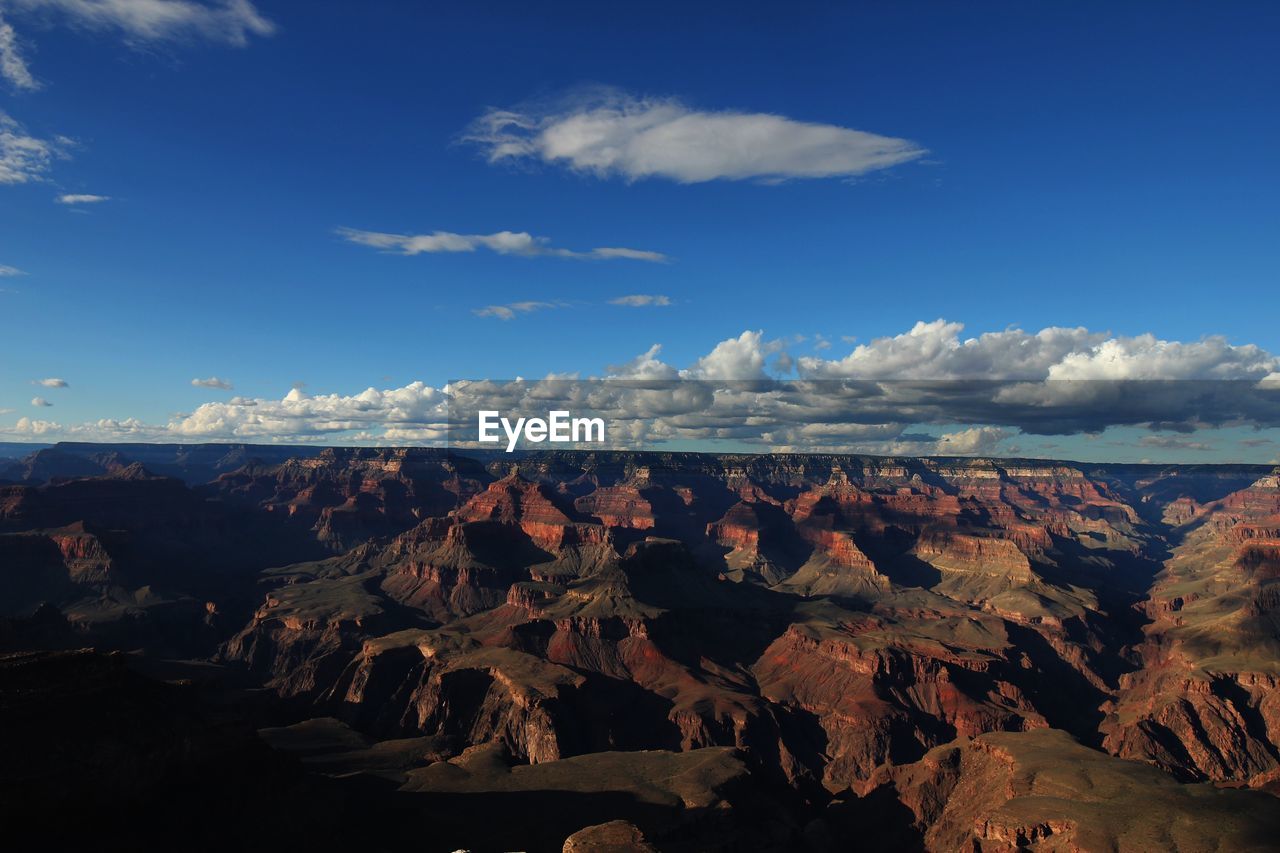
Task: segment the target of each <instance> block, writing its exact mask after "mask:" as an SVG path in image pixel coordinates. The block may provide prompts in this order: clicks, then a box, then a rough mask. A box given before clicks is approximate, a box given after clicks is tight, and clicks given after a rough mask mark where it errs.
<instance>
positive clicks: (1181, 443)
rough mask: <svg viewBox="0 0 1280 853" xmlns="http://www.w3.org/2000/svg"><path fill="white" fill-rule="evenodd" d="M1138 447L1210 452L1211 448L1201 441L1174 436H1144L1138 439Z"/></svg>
mask: <svg viewBox="0 0 1280 853" xmlns="http://www.w3.org/2000/svg"><path fill="white" fill-rule="evenodd" d="M1138 446H1139V447H1158V448H1160V449H1161V450H1198V451H1203V450H1212V449H1213V446H1212V445H1210V444H1208V443H1206V442H1203V441H1191V440H1190V439H1187V438H1181V437H1179V436H1175V435H1144V436H1143V437H1142V438H1140V439H1138Z"/></svg>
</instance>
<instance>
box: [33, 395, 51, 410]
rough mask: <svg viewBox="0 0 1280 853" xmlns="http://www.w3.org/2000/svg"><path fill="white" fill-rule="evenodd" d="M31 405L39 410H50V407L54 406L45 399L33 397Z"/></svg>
mask: <svg viewBox="0 0 1280 853" xmlns="http://www.w3.org/2000/svg"><path fill="white" fill-rule="evenodd" d="M31 405H33V406H35V407H36V408H37V409H44V408H48V407H49V406H52V405H53V403H50V402H49V401H48V400H46V399H45V398H44V397H32V398H31Z"/></svg>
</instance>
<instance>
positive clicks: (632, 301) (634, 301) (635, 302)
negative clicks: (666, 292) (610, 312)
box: [609, 293, 671, 308]
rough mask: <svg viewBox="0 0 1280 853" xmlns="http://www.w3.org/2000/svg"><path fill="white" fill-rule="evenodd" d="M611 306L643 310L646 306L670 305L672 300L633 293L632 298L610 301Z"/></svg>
mask: <svg viewBox="0 0 1280 853" xmlns="http://www.w3.org/2000/svg"><path fill="white" fill-rule="evenodd" d="M609 304H610V305H626V306H628V307H630V308H641V307H644V306H646V305H670V304H671V298H670V297H668V296H662V295H661V294H657V293H633V294H631V295H630V296H619V297H617V298H615V299H610V300H609Z"/></svg>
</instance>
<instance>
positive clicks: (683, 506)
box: [0, 450, 1280, 850]
mask: <svg viewBox="0 0 1280 853" xmlns="http://www.w3.org/2000/svg"><path fill="white" fill-rule="evenodd" d="M0 565H3V567H4V576H3V584H4V588H3V589H4V592H5V598H4V601H5V604H6V607H7V608H8V612H7V613H6V614H5V615H7V616H11V617H18V618H27V617H28V615H29V614H31V613H32V612H34V611H35V609H36V608H37V607H39V606H40V605H41V604H44V605H45V606H46V607H47V608H49V607H51V608H53V612H55V613H59V614H61V618H62V619H63V620H64V621H62V622H59V623H58V625H57V626H55V627H56V628H57V630H58V631H60V632H62V633H61V635H60V636H63V637H64V641H65V643H66V644H77V643H79V644H86V645H87V644H91V643H95V642H96V643H106V644H111V643H120V644H125V643H128V644H131V645H129V646H128V647H130V648H141V649H143V650H148V649H151V650H155V651H157V652H159V651H161V650H163V652H164V653H165V654H167V655H169V656H184V655H185V656H188V657H200V656H203V657H208V658H210V659H212V660H214V661H216V662H217V663H218V664H220V665H222V666H224V667H227V668H229V669H230V670H232V671H236V672H241V673H244V674H245V677H247V678H250V679H252V680H253V681H254V683H255V684H257V685H259V686H261V687H265V688H267V690H268V691H270V693H271V695H274V696H275V697H278V699H279V700H280V701H282V702H287V703H288V705H287V707H289V708H290V709H293V710H292V711H291V712H292V713H298V714H304V715H311V716H316V717H326V718H329V717H332V718H335V719H336V720H339V721H341V724H342V725H345V726H349V727H351V729H352V730H353V731H357V732H360V733H361V737H365V738H370V739H372V740H375V741H376V740H381V739H387V738H391V739H406V738H409V739H412V738H423V739H426V741H429V742H430V743H431V744H432V750H433V752H432V755H435V756H437V758H438V759H439V760H440V761H442V762H445V763H447V762H449V761H454V762H455V763H454V764H453V765H450V766H451V767H456V768H457V770H456V772H455V770H448V769H441V770H438V771H435V772H434V775H431V776H429V777H427V776H424V777H422V778H423V779H424V780H425V779H428V778H430V779H431V780H434V781H431V782H430V785H427V787H428V788H431V789H432V790H436V789H437V788H438V787H439V786H440V785H443V784H444V781H442V780H444V779H446V778H453V776H454V775H457V774H462V773H463V772H464V771H465V772H467V773H474V772H475V771H474V767H478V766H479V765H478V764H474V762H477V761H480V757H483V756H488V757H487V758H484V761H486V762H489V761H491V760H492V761H497V760H498V759H497V758H495V756H501V762H503V764H502V767H503V768H505V769H503V770H502V772H501V773H497V771H496V770H495V771H493V772H494V773H497V775H496V776H494V777H493V778H494V779H497V780H499V781H498V782H494V783H493V784H495V785H498V786H499V788H502V786H506V785H508V784H514V783H513V782H512V780H511V779H509V778H508V775H510V773H514V772H515V771H514V770H513V769H512V768H518V767H525V766H537V767H541V766H546V767H558V766H560V765H561V764H562V763H563V762H568V761H573V760H577V759H580V758H586V757H589V756H594V755H597V754H606V753H607V754H608V755H609V756H621V757H617V758H615V757H611V758H609V759H608V761H609V762H615V761H617V762H623V763H624V764H625V762H627V761H628V760H629V759H627V758H626V756H627V755H629V754H633V753H634V754H635V755H637V756H638V755H642V754H645V753H643V752H641V751H645V750H650V751H661V753H662V754H663V755H666V754H689V755H694V754H702V753H704V752H705V751H706V750H709V749H721V750H728V751H727V752H724V753H717V754H718V755H722V756H729V755H732V756H735V758H734V759H733V761H735V762H737V761H739V760H740V761H742V762H745V763H744V764H742V765H741V766H743V767H746V768H749V775H750V776H751V778H752V779H753V780H755V781H753V782H752V783H751V784H760V785H767V786H778V788H777V789H776V790H785V791H789V792H790V793H789V794H787V796H788V797H792V796H793V797H795V803H797V804H800V805H797V806H796V808H797V809H800V811H799V812H796V813H795V814H800V813H803V814H806V815H808V816H807V817H806V818H805V821H802V822H801V823H800V824H799V826H808V827H809V829H808V830H806V831H807V832H809V833H810V835H812V836H813V837H815V838H816V837H818V836H822V835H823V834H824V833H837V834H838V833H839V832H840V831H842V830H840V827H841V826H842V825H843V824H842V823H841V822H842V821H843V820H845V819H846V818H848V817H849V809H853V806H852V805H850V804H856V803H863V804H864V805H865V804H867V803H871V802H875V801H879V799H880V798H884V797H888V796H892V797H893V798H895V800H896V802H897V803H898V805H899V806H900V807H901V808H899V809H898V810H897V811H891V812H886V814H896V815H897V816H898V818H901V820H898V824H895V825H896V826H897V829H895V830H894V831H895V832H896V831H899V830H900V831H902V832H908V834H910V833H915V835H914V836H912V837H913V838H915V841H914V842H912V843H925V844H926V845H928V846H929V847H930V849H983V850H987V849H996V850H1002V849H1017V848H1018V846H1019V845H1023V846H1025V845H1026V844H1030V843H1033V842H1037V843H1038V841H1037V840H1039V842H1042V841H1044V839H1047V838H1056V839H1059V840H1062V841H1063V843H1064V844H1065V843H1067V841H1070V842H1071V843H1073V844H1077V846H1079V847H1080V849H1093V848H1092V847H1089V846H1087V845H1085V846H1080V845H1081V844H1084V842H1085V841H1087V842H1088V843H1089V844H1093V843H1095V842H1098V841H1099V839H1102V840H1103V841H1105V842H1106V843H1110V842H1111V840H1114V839H1115V838H1121V837H1124V838H1127V837H1128V836H1124V830H1123V828H1121V827H1119V826H1113V825H1112V824H1110V823H1106V822H1105V821H1104V822H1103V823H1101V824H1092V823H1090V821H1091V820H1093V819H1094V818H1095V817H1096V815H1095V814H1094V812H1092V811H1090V809H1089V808H1084V809H1083V810H1081V808H1078V807H1077V806H1078V803H1075V800H1073V801H1072V802H1073V803H1075V805H1073V806H1072V807H1071V808H1067V807H1065V806H1064V807H1063V808H1060V809H1056V810H1055V809H1050V808H1041V806H1042V805H1043V803H1041V802H1040V801H1039V800H1035V799H1034V797H1035V796H1037V795H1034V791H1035V790H1036V788H1035V784H1036V783H1035V781H1034V780H1035V778H1039V777H1037V776H1036V774H1037V772H1038V771H1037V770H1036V769H1035V768H1037V767H1040V766H1041V765H1042V763H1044V762H1049V763H1050V764H1051V763H1052V757H1053V756H1054V755H1059V754H1061V755H1062V756H1065V758H1064V759H1063V760H1076V758H1074V757H1073V756H1077V755H1079V756H1082V757H1081V758H1080V759H1079V760H1080V761H1082V762H1085V764H1086V765H1087V766H1088V767H1089V768H1093V769H1091V770H1089V772H1090V773H1095V771H1096V774H1097V778H1098V779H1100V780H1103V781H1106V780H1110V781H1106V784H1112V782H1115V784H1117V785H1119V784H1120V781H1123V780H1125V779H1129V777H1130V776H1131V775H1132V774H1135V773H1136V774H1137V775H1136V776H1133V778H1132V780H1130V781H1132V783H1133V784H1134V785H1138V786H1140V787H1143V790H1146V788H1147V787H1151V790H1153V791H1155V793H1154V794H1153V795H1152V796H1154V797H1156V798H1157V800H1158V801H1159V802H1160V808H1161V809H1165V810H1166V812H1167V813H1168V814H1171V815H1173V814H1181V813H1183V811H1185V810H1186V809H1188V808H1192V807H1198V806H1197V804H1201V803H1204V804H1206V805H1205V806H1204V807H1205V808H1218V807H1219V806H1222V807H1223V808H1226V807H1227V806H1226V805H1222V804H1228V805H1229V806H1230V807H1231V808H1236V807H1239V808H1244V809H1246V811H1249V810H1252V809H1254V808H1255V806H1256V803H1257V802H1258V801H1257V800H1255V799H1252V798H1245V799H1239V800H1237V799H1230V801H1229V802H1228V799H1222V800H1218V799H1214V797H1215V796H1216V795H1210V794H1200V793H1193V794H1188V795H1187V796H1189V797H1190V798H1191V799H1185V798H1183V795H1182V794H1177V793H1175V791H1176V790H1179V789H1176V788H1167V787H1166V786H1167V785H1168V784H1172V785H1176V784H1177V783H1179V782H1186V783H1197V784H1208V783H1217V784H1219V785H1231V786H1237V787H1251V788H1257V789H1260V790H1263V791H1267V790H1275V789H1276V788H1277V786H1278V782H1280V759H1278V758H1277V756H1278V755H1280V669H1278V667H1280V664H1277V661H1278V660H1280V621H1278V620H1277V618H1276V615H1275V614H1276V613H1277V612H1278V611H1277V608H1278V607H1280V593H1278V592H1277V590H1280V586H1277V579H1278V578H1280V486H1277V478H1276V476H1275V474H1274V473H1273V472H1272V471H1271V470H1270V469H1268V468H1258V469H1250V470H1245V469H1243V468H1241V467H1239V466H1237V467H1233V468H1229V469H1228V468H1215V467H1213V466H1196V467H1193V468H1179V467H1177V466H1162V467H1157V466H1105V465H1102V466H1090V465H1075V464H1067V463H1042V462H1030V461H1027V462H1009V461H1007V460H989V459H976V460H961V459H949V460H934V459H898V460H888V459H871V458H861V457H835V456H831V457H820V456H805V457H789V456H761V457H745V456H710V455H693V454H636V453H618V454H606V453H592V454H574V453H546V454H541V455H535V456H531V457H523V458H520V459H517V460H516V461H514V462H512V461H511V460H507V459H501V458H499V457H496V456H490V457H478V458H475V459H470V458H462V457H452V456H449V455H448V454H443V453H437V452H434V451H431V452H427V451H405V450H376V451H375V450H370V451H366V450H359V451H347V450H341V451H339V450H334V451H325V452H322V453H318V454H314V455H311V456H308V457H305V458H299V459H288V460H284V461H280V462H274V463H271V464H262V463H259V462H247V463H246V464H245V465H243V466H242V467H240V468H237V469H235V470H232V471H228V472H223V473H221V474H218V475H217V476H216V477H215V478H213V479H212V480H210V481H209V482H207V483H203V484H199V485H196V486H188V485H184V484H183V483H182V482H180V481H177V480H173V479H169V478H163V477H157V476H154V475H152V474H151V473H150V472H148V471H146V469H145V468H144V467H141V466H137V465H134V464H123V465H119V466H117V467H116V468H115V469H114V470H113V471H111V472H109V473H107V474H105V475H104V474H99V475H96V476H93V477H88V478H79V479H71V480H57V481H54V482H51V483H46V484H41V485H37V484H20V485H9V486H4V487H0ZM50 624H52V623H50ZM23 630H26V629H25V628H24V629H23ZM426 741H424V742H426ZM476 750H480V751H479V752H477V751H476ZM486 750H487V751H486ZM655 754H656V753H655ZM706 754H708V755H709V754H710V753H706ZM464 756H470V757H469V758H466V760H465V761H464V760H463V758H464ZM636 760H637V761H639V760H640V759H639V758H637V759H636ZM645 760H648V759H645ZM655 760H656V759H655ZM717 761H720V759H717ZM458 762H461V763H458ZM468 762H471V763H468ZM1090 762H1092V763H1090ZM485 766H486V767H488V766H489V765H488V764H486V765H485ZM494 766H495V767H496V766H497V765H494ZM609 766H613V764H612V763H610V764H609ZM726 766H728V765H726ZM733 766H734V767H735V768H736V767H738V765H737V764H734V765H733ZM1046 766H1048V765H1046ZM1082 766H1084V765H1082ZM467 767H472V768H473V769H472V770H467V769H466V768H467ZM489 772H490V771H489V770H486V771H485V773H486V774H488V773H489ZM548 772H551V771H548ZM556 772H558V771H556ZM737 772H738V771H737V770H736V769H735V770H734V773H737ZM1117 774H1118V775H1117ZM731 775H732V774H731ZM458 778H462V777H461V776H460V775H459V776H458ZM485 778H489V777H488V776H486V777H485ZM735 778H736V777H735ZM1117 780H1120V781H1117ZM499 782H500V784H499ZM1024 782H1025V784H1026V785H1029V786H1030V787H1028V788H1027V789H1026V790H1025V791H1024V790H1023V788H1022V787H1020V786H1024ZM423 784H424V785H425V784H426V783H425V782H424V783H423ZM485 784H489V782H486V783H485ZM735 784H737V783H735ZM1098 784H1102V782H1098ZM1010 785H1012V786H1013V787H1012V788H1009V786H1010ZM990 786H997V787H998V788H999V790H1000V791H1001V792H1005V793H1007V792H1008V791H1009V790H1012V791H1013V793H1012V794H1009V795H1008V796H1005V793H1001V795H1000V797H994V794H992V796H991V797H987V796H986V794H983V796H982V797H978V796H977V794H975V795H974V797H975V798H974V799H973V802H972V803H971V806H972V808H970V810H969V811H963V813H962V811H957V810H956V808H953V807H948V806H945V805H944V804H943V800H945V797H943V793H944V792H945V791H949V790H966V791H967V790H972V791H975V792H980V791H985V790H986V788H987V787H990ZM1024 787H1025V786H1024ZM1087 788H1088V786H1087V785H1086V786H1084V787H1082V788H1081V790H1079V791H1076V792H1075V793H1073V794H1072V795H1071V796H1072V797H1074V798H1077V799H1079V800H1080V801H1081V802H1092V801H1091V800H1090V799H1089V797H1090V796H1091V795H1090V794H1088V791H1087V790H1086V789H1087ZM424 790H425V788H424ZM1194 790H1195V791H1201V790H1202V789H1201V788H1196V789H1194ZM1203 790H1208V788H1204V789H1203ZM940 797H942V799H939V798H940ZM993 797H994V798H993ZM833 798H834V799H833ZM988 800H990V801H989V802H988ZM1268 802H1269V801H1268ZM1090 808H1091V807H1090ZM841 809H844V811H841ZM806 810H807V811H806ZM855 811H856V809H855ZM615 817H616V816H615ZM627 817H628V819H630V816H627ZM898 818H895V820H897V819H898ZM609 819H611V818H609V816H607V815H606V816H605V817H604V818H603V819H601V820H599V821H596V823H598V824H604V823H607V822H608V820H609ZM789 819H790V818H789ZM814 821H817V822H816V823H815V822H814ZM1237 828H1238V827H1237ZM624 829H625V828H617V829H616V831H617V832H619V833H623V834H624V835H625V834H626V833H629V832H630V831H631V830H625V831H624ZM651 829H652V827H650V826H642V827H640V831H641V834H642V836H643V837H644V838H649V837H650V832H651ZM613 831H614V830H609V832H613ZM788 831H791V830H788ZM796 831H799V829H796ZM1232 831H1235V830H1232ZM601 832H604V830H601ZM1097 833H1101V834H1097ZM1117 833H1119V835H1117ZM568 834H569V833H566V834H565V835H566V837H567V836H568ZM922 839H923V841H921V840H922ZM811 840H812V839H811ZM645 843H648V842H645ZM814 843H816V842H814ZM1055 843H1056V842H1055Z"/></svg>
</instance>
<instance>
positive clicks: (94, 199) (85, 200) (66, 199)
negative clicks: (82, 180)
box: [55, 193, 111, 204]
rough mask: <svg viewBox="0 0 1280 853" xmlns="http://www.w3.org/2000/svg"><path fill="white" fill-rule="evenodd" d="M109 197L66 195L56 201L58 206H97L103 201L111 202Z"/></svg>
mask: <svg viewBox="0 0 1280 853" xmlns="http://www.w3.org/2000/svg"><path fill="white" fill-rule="evenodd" d="M110 200H111V196H109V195H90V194H88V193H65V194H63V195H60V196H58V197H57V198H56V199H55V201H57V202H58V204H97V203H98V202H102V201H110Z"/></svg>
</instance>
